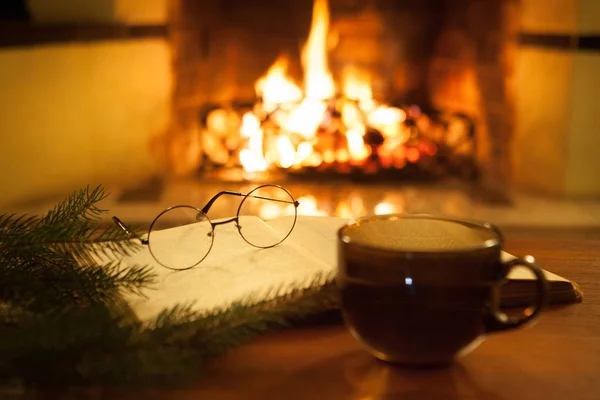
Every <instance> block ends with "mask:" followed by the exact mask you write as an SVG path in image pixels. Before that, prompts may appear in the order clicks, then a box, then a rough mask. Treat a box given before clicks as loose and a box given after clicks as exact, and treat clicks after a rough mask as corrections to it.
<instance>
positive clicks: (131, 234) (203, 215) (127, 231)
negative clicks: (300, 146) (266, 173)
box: [112, 184, 300, 271]
mask: <svg viewBox="0 0 600 400" xmlns="http://www.w3.org/2000/svg"><path fill="white" fill-rule="evenodd" d="M265 187H275V188H278V189H281V190H283V191H284V192H286V193H287V194H288V195H289V196H290V198H291V199H292V201H288V200H280V199H274V198H270V197H264V196H256V195H254V196H253V195H252V193H254V192H255V191H257V190H259V189H262V188H265ZM223 195H230V196H238V197H243V199H242V201H240V205H239V206H238V209H237V212H236V215H235V217H233V218H230V219H228V220H225V221H219V222H213V221H211V220H210V218H209V217H208V215H207V214H208V211H209V210H210V208H211V207H212V205H213V203H214V202H215V201H216V200H217V199H218V198H219V197H221V196H223ZM248 197H251V198H255V199H262V200H269V201H275V202H280V203H288V204H292V205H293V206H294V222H293V224H292V227H291V229H290V231H289V232H288V233H287V235H285V236H284V237H283V239H281V240H280V241H279V242H277V243H275V244H272V245H269V246H258V245H255V244H252V243H250V242H249V241H248V240H247V239H246V238H245V237H244V235H243V234H242V232H241V229H242V227H241V225H240V224H239V217H240V210H241V208H242V205H243V204H244V201H245V200H246V199H247V198H248ZM299 205H300V203H299V202H298V201H297V200H296V199H295V198H294V196H292V194H291V193H290V192H289V191H288V190H287V189H285V188H284V187H282V186H279V185H271V184H267V185H261V186H257V187H255V188H254V189H252V190H251V191H250V192H248V193H246V194H243V193H240V192H231V191H228V190H224V191H222V192H219V193H217V194H215V195H214V196H213V197H212V198H211V199H210V200H209V201H208V203H206V205H205V206H204V207H202V209H199V208H196V207H194V206H189V205H176V206H172V207H169V208H167V209H165V210H163V211H162V212H161V213H160V214H158V215H157V216H156V217H155V218H154V220H153V221H152V223H151V224H150V228H148V235H147V238H143V237H141V236H140V235H138V234H137V233H135V232H133V231H132V230H130V229H129V228H128V227H127V225H125V224H124V223H123V221H121V220H120V219H119V218H117V217H116V216H113V217H112V219H113V221H114V222H115V224H117V226H118V227H119V228H121V229H122V230H123V232H125V234H126V235H127V236H129V237H130V238H135V239H138V240H139V241H140V242H141V243H142V244H143V245H146V246H148V250H150V254H151V255H152V257H153V258H154V260H156V262H157V263H159V264H160V265H162V266H163V267H165V268H167V269H170V270H174V271H185V270H188V269H192V268H194V267H196V266H197V265H198V264H200V263H201V262H202V261H204V259H205V258H206V257H207V256H208V255H209V254H210V250H211V249H212V246H213V243H214V241H215V235H214V232H215V227H216V226H217V225H225V224H228V223H230V222H235V226H236V228H237V230H238V233H239V234H240V236H241V237H242V239H243V240H244V241H245V242H246V243H248V244H249V245H250V246H253V247H257V248H260V249H268V248H271V247H275V246H277V245H278V244H280V243H281V242H283V241H284V240H285V239H287V238H288V236H290V234H291V233H292V231H293V230H294V227H295V226H296V220H297V219H298V206H299ZM176 208H191V209H194V210H196V211H197V212H198V214H197V216H196V219H197V220H198V221H201V220H204V219H205V220H206V221H208V222H209V223H210V226H211V230H210V232H209V233H208V236H209V237H210V238H211V241H210V246H209V248H208V250H207V251H206V254H205V255H204V256H203V257H202V258H201V259H200V260H199V261H198V262H197V263H196V264H194V265H191V266H189V267H185V268H174V267H172V266H168V265H166V264H163V263H162V262H161V261H160V260H158V258H157V257H156V256H155V255H154V253H153V252H152V246H150V239H151V238H150V236H151V233H152V228H153V227H154V224H155V223H156V221H158V219H159V218H160V217H161V216H163V215H164V214H165V213H167V212H169V211H171V210H174V209H176Z"/></svg>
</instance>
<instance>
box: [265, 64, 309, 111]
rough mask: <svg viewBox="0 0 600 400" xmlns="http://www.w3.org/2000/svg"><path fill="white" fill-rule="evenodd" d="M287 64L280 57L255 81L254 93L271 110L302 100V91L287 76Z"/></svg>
mask: <svg viewBox="0 0 600 400" xmlns="http://www.w3.org/2000/svg"><path fill="white" fill-rule="evenodd" d="M288 64H289V60H288V58H287V57H286V56H285V55H280V56H279V57H278V58H277V60H276V61H275V63H274V64H273V65H271V67H270V68H269V70H268V71H267V73H266V74H265V75H264V76H262V77H261V78H259V79H258V81H256V85H255V87H254V88H255V90H256V93H257V94H258V95H259V96H261V97H262V99H263V101H264V102H265V103H266V104H267V105H268V106H270V107H271V108H274V106H276V105H277V104H281V103H295V102H298V101H300V100H301V99H302V90H301V89H300V88H299V87H298V85H296V84H295V83H294V81H293V80H292V79H291V78H289V77H288V76H287V69H288Z"/></svg>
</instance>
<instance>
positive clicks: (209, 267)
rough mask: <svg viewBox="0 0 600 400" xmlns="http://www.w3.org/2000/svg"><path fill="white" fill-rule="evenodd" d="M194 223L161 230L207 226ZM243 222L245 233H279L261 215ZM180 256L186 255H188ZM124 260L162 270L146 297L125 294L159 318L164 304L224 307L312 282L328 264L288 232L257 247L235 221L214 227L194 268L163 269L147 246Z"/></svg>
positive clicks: (142, 311)
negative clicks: (243, 234) (206, 249)
mask: <svg viewBox="0 0 600 400" xmlns="http://www.w3.org/2000/svg"><path fill="white" fill-rule="evenodd" d="M194 225H196V224H192V225H186V226H184V227H177V228H172V229H168V230H165V231H161V232H160V233H161V234H163V235H166V237H168V238H171V239H173V238H175V239H178V238H180V237H181V235H182V234H184V233H185V234H192V233H193V232H191V231H189V230H190V229H192V230H193V229H206V227H202V228H200V227H194ZM240 225H241V226H242V229H243V231H244V232H246V233H247V234H259V235H263V237H265V238H267V237H276V236H275V235H278V233H277V232H275V231H274V230H273V229H272V228H271V227H269V225H267V224H265V223H264V222H263V221H262V220H261V219H260V218H258V217H240ZM185 230H188V231H187V232H185ZM277 237H278V236H277ZM159 238H160V235H157V234H155V233H153V237H151V239H150V240H151V241H152V240H158V239H159ZM151 245H152V243H151ZM199 245H202V243H200V244H199ZM182 259H185V256H184V255H182ZM125 262H126V263H129V264H139V265H149V266H152V268H153V271H154V272H155V273H156V274H157V275H158V278H157V284H156V285H155V286H154V288H153V289H152V290H147V291H145V292H144V294H145V296H146V298H143V297H140V296H134V295H131V296H127V298H126V300H127V301H128V302H129V303H130V305H131V307H132V309H133V310H134V311H135V312H136V314H137V315H138V317H139V318H141V319H142V320H145V319H148V318H152V317H155V316H156V315H157V314H158V313H159V312H160V311H162V310H164V309H165V308H170V307H173V306H175V305H177V304H184V305H189V304H192V303H193V307H194V309H196V310H204V309H211V308H214V307H219V306H225V305H227V304H229V303H231V302H233V301H236V300H240V299H242V298H244V297H246V296H248V295H251V294H258V295H260V293H266V292H267V291H268V290H269V289H272V288H278V287H281V286H282V285H285V284H286V283H292V282H302V281H308V280H310V279H311V278H313V277H314V276H315V274H316V273H318V272H322V271H323V270H324V269H326V268H327V266H326V265H324V264H323V263H322V262H321V261H320V260H319V259H317V258H315V257H313V256H312V255H311V254H310V253H308V252H306V251H302V250H301V249H300V248H299V247H298V246H296V245H294V243H293V241H292V240H290V238H289V237H288V238H287V239H286V240H285V241H284V242H283V243H281V244H279V245H277V246H275V247H272V248H266V249H260V248H256V247H253V246H251V245H250V244H248V243H246V242H245V241H244V240H243V239H242V237H241V236H240V234H239V233H238V230H237V228H236V226H235V224H234V223H230V224H224V225H218V226H216V227H215V231H214V240H213V245H212V248H211V250H210V252H209V254H208V255H207V256H206V258H205V259H204V260H203V261H202V262H201V263H200V264H199V265H197V266H195V267H194V268H192V269H189V270H184V271H172V270H169V269H167V268H164V267H163V266H161V265H160V264H158V263H157V262H156V261H155V260H154V258H153V257H152V254H151V253H150V250H149V248H148V246H144V248H143V249H142V250H141V251H140V252H138V253H136V254H135V255H133V256H131V257H128V258H127V259H126V260H125ZM329 268H331V267H329Z"/></svg>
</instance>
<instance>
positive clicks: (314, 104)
mask: <svg viewBox="0 0 600 400" xmlns="http://www.w3.org/2000/svg"><path fill="white" fill-rule="evenodd" d="M325 111H327V104H325V102H323V101H321V100H317V99H311V98H308V97H307V98H305V99H304V100H303V101H302V103H300V105H299V106H298V107H296V108H294V109H293V110H292V112H291V113H290V115H289V117H288V119H287V121H286V123H285V124H284V126H283V128H284V129H285V130H286V131H288V132H291V133H299V134H300V135H302V136H304V137H305V138H307V139H309V138H311V137H313V136H315V134H316V133H317V128H319V125H321V123H322V122H323V118H324V116H325Z"/></svg>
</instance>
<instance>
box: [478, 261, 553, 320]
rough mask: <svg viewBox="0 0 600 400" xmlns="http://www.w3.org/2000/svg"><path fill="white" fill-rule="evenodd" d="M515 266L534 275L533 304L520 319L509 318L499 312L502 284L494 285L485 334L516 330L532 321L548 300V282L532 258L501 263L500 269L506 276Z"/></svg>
mask: <svg viewBox="0 0 600 400" xmlns="http://www.w3.org/2000/svg"><path fill="white" fill-rule="evenodd" d="M516 266H523V267H526V268H528V269H529V270H530V271H531V272H533V274H534V275H535V277H536V279H535V285H536V299H535V303H534V304H532V305H531V306H530V307H528V308H527V309H525V311H524V312H523V315H521V316H520V317H513V318H510V317H508V316H507V315H506V314H505V313H503V312H502V311H500V290H501V288H502V284H501V283H500V284H496V285H495V287H494V292H493V294H492V304H491V305H490V314H489V315H488V317H487V318H486V321H485V330H486V332H498V331H505V330H508V329H514V328H517V327H519V326H521V325H523V324H525V323H526V322H528V321H530V320H531V319H533V318H534V317H535V316H536V315H537V314H538V313H539V312H540V311H541V309H542V307H544V305H545V304H546V302H547V300H548V281H547V280H546V277H545V276H544V272H543V271H542V269H541V268H540V267H538V266H537V265H536V264H535V263H534V259H533V257H532V256H526V257H523V258H515V259H512V260H509V261H502V267H503V269H504V271H505V273H506V274H505V276H508V273H509V272H510V270H511V269H513V268H514V267H516Z"/></svg>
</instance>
